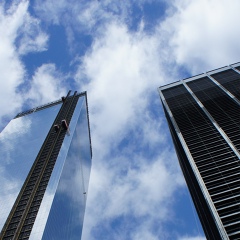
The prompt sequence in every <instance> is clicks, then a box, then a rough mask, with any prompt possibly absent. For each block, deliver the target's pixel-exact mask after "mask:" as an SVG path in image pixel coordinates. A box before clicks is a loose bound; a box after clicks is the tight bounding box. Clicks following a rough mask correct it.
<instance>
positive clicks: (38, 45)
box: [0, 1, 47, 126]
mask: <svg viewBox="0 0 240 240" xmlns="http://www.w3.org/2000/svg"><path fill="white" fill-rule="evenodd" d="M28 6H29V2H28V1H20V2H13V3H12V4H11V5H10V6H9V8H7V9H5V6H4V3H1V4H0V35H1V38H0V73H1V80H0V95H1V101H0V112H1V119H0V126H3V125H4V124H5V122H4V117H6V116H14V115H15V114H16V112H17V111H19V109H20V108H21V106H22V104H23V101H24V96H23V95H22V94H21V93H20V92H19V90H18V87H19V86H20V85H21V84H23V83H24V82H25V81H26V79H27V76H26V69H25V66H24V64H23V63H22V61H21V57H20V55H19V54H24V53H26V52H29V51H40V50H43V49H44V48H45V43H46V40H47V37H46V34H43V33H42V32H41V31H40V28H39V21H38V20H36V19H35V18H32V17H31V16H30V15H29V13H28ZM36 29H37V30H36Z"/></svg>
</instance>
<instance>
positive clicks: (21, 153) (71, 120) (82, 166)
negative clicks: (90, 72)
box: [0, 91, 92, 240]
mask: <svg viewBox="0 0 240 240" xmlns="http://www.w3.org/2000/svg"><path fill="white" fill-rule="evenodd" d="M0 152H1V155H0V158H1V160H0V230H1V233H0V239H4V240H5V239H6V240H7V239H8V240H10V239H47V240H49V239H64V240H65V239H73V240H74V239H80V238H81V234H82V225H83V217H84V211H85V205H86V198H87V190H88V183H89V176H90V169H91V159H92V150H91V138H90V129H89V118H88V106H87V94H86V92H83V93H77V92H74V94H72V95H71V93H70V91H69V93H68V95H67V96H66V97H62V99H61V100H58V101H56V102H52V103H49V104H46V105H44V106H40V107H37V108H34V109H31V110H29V111H26V112H23V113H20V114H18V115H17V116H16V117H15V118H14V119H13V120H12V121H11V122H10V123H9V124H8V125H7V126H6V128H5V129H4V130H3V131H2V132H1V133H0Z"/></svg>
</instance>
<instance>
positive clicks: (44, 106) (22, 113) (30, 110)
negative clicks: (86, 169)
mask: <svg viewBox="0 0 240 240" xmlns="http://www.w3.org/2000/svg"><path fill="white" fill-rule="evenodd" d="M70 94H71V91H69V92H68V94H67V97H72V96H73V95H70ZM75 96H78V97H81V96H85V99H86V109H87V120H88V131H89V140H90V151H91V157H92V141H91V134H90V122H89V111H88V101H87V92H86V91H84V92H80V93H76V95H75ZM64 99H65V97H62V98H61V99H59V100H56V101H53V102H50V103H47V104H44V105H41V106H38V107H35V108H32V109H29V110H26V111H23V112H20V113H18V114H17V115H16V117H15V118H14V119H16V118H19V117H22V116H25V115H28V114H31V113H34V112H37V111H40V110H43V109H45V108H49V107H52V106H54V105H57V104H60V103H62V102H63V101H64Z"/></svg>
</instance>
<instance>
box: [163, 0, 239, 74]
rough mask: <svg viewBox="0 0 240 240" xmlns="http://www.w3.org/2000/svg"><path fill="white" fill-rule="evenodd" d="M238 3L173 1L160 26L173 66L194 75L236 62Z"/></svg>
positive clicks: (237, 55) (237, 57)
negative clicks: (174, 60) (167, 36)
mask: <svg viewBox="0 0 240 240" xmlns="http://www.w3.org/2000/svg"><path fill="white" fill-rule="evenodd" d="M239 7H240V3H239V1H237V0H234V1H231V4H229V1H227V0H221V1H217V0H210V1H209V0H203V1H194V0H182V1H173V5H172V10H171V11H169V16H168V18H167V19H166V21H165V22H164V24H163V28H164V29H166V30H167V31H168V32H169V33H170V35H169V37H170V38H169V43H170V44H169V47H170V50H171V51H172V53H174V56H175V58H176V63H177V64H181V65H184V66H185V67H186V68H187V69H188V70H189V71H190V72H192V73H193V74H198V73H201V72H202V71H207V70H211V69H214V68H218V67H220V66H224V65H228V64H230V63H234V62H237V61H239V52H240V46H239V42H238V39H239V36H240V30H239V28H237V27H236V22H238V21H239V20H240V16H239V14H238V9H239Z"/></svg>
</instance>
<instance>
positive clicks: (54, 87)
mask: <svg viewBox="0 0 240 240" xmlns="http://www.w3.org/2000/svg"><path fill="white" fill-rule="evenodd" d="M64 80H65V79H64V76H63V75H61V74H60V73H59V72H58V71H57V70H56V67H55V65H54V64H44V65H42V66H41V67H39V68H38V69H37V70H36V71H35V74H34V76H33V79H32V81H31V87H30V90H29V92H28V94H27V95H26V96H27V98H28V99H29V100H30V101H31V102H32V105H33V106H36V105H38V104H46V103H48V102H50V101H55V100H57V99H59V98H60V97H61V96H65V95H66V93H67V89H66V84H64Z"/></svg>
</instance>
